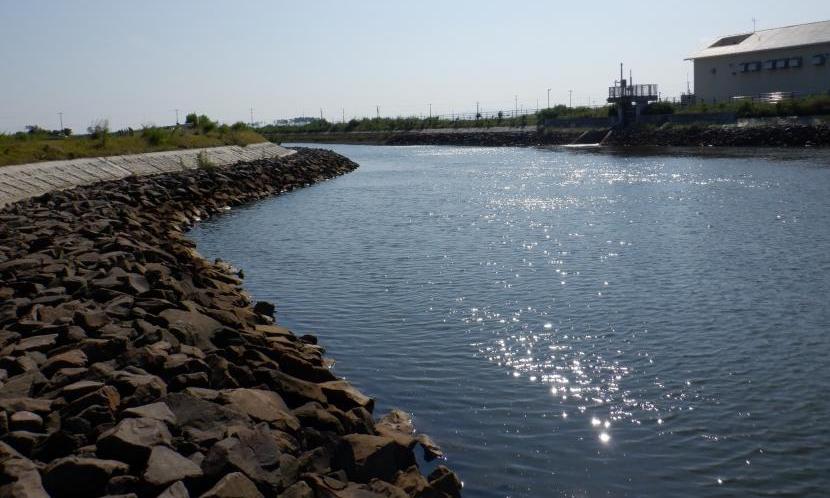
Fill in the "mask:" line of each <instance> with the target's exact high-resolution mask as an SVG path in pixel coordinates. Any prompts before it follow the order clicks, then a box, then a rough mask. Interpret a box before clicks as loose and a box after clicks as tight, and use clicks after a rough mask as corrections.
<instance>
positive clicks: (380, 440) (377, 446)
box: [334, 434, 415, 482]
mask: <svg viewBox="0 0 830 498" xmlns="http://www.w3.org/2000/svg"><path fill="white" fill-rule="evenodd" d="M334 465H335V466H336V468H340V469H343V470H345V471H346V473H347V474H348V476H349V478H350V479H354V480H355V481H358V482H368V481H369V480H370V479H372V478H378V479H382V480H384V481H387V482H392V481H393V480H394V479H395V474H396V473H397V472H398V471H399V470H403V469H406V468H408V467H410V466H411V465H415V455H414V454H413V453H412V451H411V450H410V449H409V448H408V447H406V446H402V445H400V444H398V443H397V442H396V441H395V440H394V439H392V438H389V437H383V436H370V435H367V434H349V435H347V436H344V437H343V438H342V439H341V440H340V443H339V444H338V446H337V449H336V450H335V454H334Z"/></svg>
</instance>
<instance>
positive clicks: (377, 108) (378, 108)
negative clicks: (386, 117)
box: [375, 105, 380, 119]
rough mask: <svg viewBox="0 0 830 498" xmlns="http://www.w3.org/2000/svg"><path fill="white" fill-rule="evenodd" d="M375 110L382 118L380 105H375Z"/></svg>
mask: <svg viewBox="0 0 830 498" xmlns="http://www.w3.org/2000/svg"><path fill="white" fill-rule="evenodd" d="M375 112H376V113H377V117H378V119H380V106H379V105H376V106H375Z"/></svg>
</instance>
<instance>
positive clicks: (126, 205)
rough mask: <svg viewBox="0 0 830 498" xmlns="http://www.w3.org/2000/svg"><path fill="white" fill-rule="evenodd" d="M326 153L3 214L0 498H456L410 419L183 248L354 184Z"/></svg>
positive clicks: (86, 194) (44, 200) (122, 183)
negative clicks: (340, 373)
mask: <svg viewBox="0 0 830 498" xmlns="http://www.w3.org/2000/svg"><path fill="white" fill-rule="evenodd" d="M356 167H357V165H356V164H355V163H353V162H351V161H349V160H348V159H346V158H344V157H342V156H339V155H337V154H334V153H332V152H328V151H320V150H314V149H299V150H298V152H297V153H296V154H294V155H291V156H288V157H284V158H280V159H276V158H275V159H263V160H258V161H253V162H249V163H244V164H242V163H240V164H237V165H235V166H232V167H206V168H201V169H197V170H191V171H183V172H177V173H169V174H160V175H155V176H146V177H128V178H124V179H121V180H116V181H110V182H105V183H98V184H94V185H90V186H83V187H77V188H74V189H71V190H63V191H55V192H51V193H47V194H44V195H41V196H39V197H36V198H31V199H28V200H24V201H20V202H17V203H15V204H11V205H9V206H6V207H5V208H3V209H2V210H0V235H2V236H0V348H2V353H0V497H24V496H26V497H47V496H52V497H70V496H124V497H127V496H134V497H150V496H162V497H165V498H174V497H176V498H180V497H188V496H194V497H195V496H203V497H206V498H209V497H216V498H219V497H225V498H230V497H239V498H247V497H251V498H256V497H262V496H269V497H270V496H285V497H291V498H322V497H344V498H345V497H367V498H369V497H406V496H417V497H457V496H460V490H461V483H460V481H459V479H458V477H457V476H456V475H455V474H454V473H453V472H452V471H450V470H449V469H447V468H446V467H444V466H442V465H438V466H437V468H436V470H434V471H433V472H432V473H431V474H430V475H429V476H428V477H425V476H423V475H422V474H421V472H420V470H419V468H418V466H417V463H416V457H415V450H416V447H421V448H422V449H423V451H424V455H425V458H427V459H432V458H436V457H440V456H441V452H440V449H438V447H437V446H436V445H435V444H434V443H432V441H430V440H429V438H428V437H426V436H424V435H420V434H417V433H416V432H415V431H414V429H413V427H412V423H411V421H410V420H409V418H408V417H407V416H406V414H405V413H403V412H400V411H393V412H392V413H390V414H388V415H386V416H384V417H381V418H380V419H378V420H375V419H374V417H373V414H372V409H373V405H374V402H373V400H372V399H371V398H369V397H367V396H365V395H364V394H362V393H360V392H359V391H358V390H357V389H355V388H354V387H353V386H351V385H350V384H349V383H348V382H346V381H345V380H342V379H339V378H337V377H336V376H335V375H334V374H333V373H332V371H331V370H330V369H329V366H330V362H329V361H327V360H326V358H325V357H324V356H323V349H322V348H321V347H320V346H319V345H318V344H317V340H316V338H314V337H313V336H308V335H304V336H300V337H298V336H295V335H294V334H293V333H292V332H290V331H289V330H287V329H285V328H284V327H281V326H279V325H277V324H275V323H274V320H273V313H274V307H273V305H271V304H269V303H265V302H257V303H252V302H251V299H250V298H249V296H248V295H246V293H245V292H244V290H243V289H242V287H241V283H242V282H241V278H240V272H238V271H237V270H235V269H233V268H231V267H230V266H229V265H227V264H226V263H222V262H219V261H218V262H216V263H211V262H208V261H206V260H204V259H203V258H202V257H201V256H200V255H199V254H198V253H197V252H196V251H195V249H194V247H193V243H192V242H191V241H189V240H188V239H187V238H186V237H185V231H186V230H187V228H188V227H189V226H190V225H191V224H192V223H193V222H195V221H198V220H200V219H204V218H205V217H207V216H210V215H212V214H215V213H219V212H222V211H224V210H227V209H228V208H229V207H231V206H234V205H238V204H242V203H245V202H249V201H252V200H255V199H259V198H262V197H266V196H270V195H276V194H279V193H281V192H285V191H288V190H292V189H295V188H299V187H303V186H306V185H309V184H312V183H315V182H318V181H323V180H326V179H328V178H332V177H335V176H337V175H341V174H344V173H347V172H349V171H352V170H353V169H355V168H356Z"/></svg>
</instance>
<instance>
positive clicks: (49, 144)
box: [0, 114, 265, 166]
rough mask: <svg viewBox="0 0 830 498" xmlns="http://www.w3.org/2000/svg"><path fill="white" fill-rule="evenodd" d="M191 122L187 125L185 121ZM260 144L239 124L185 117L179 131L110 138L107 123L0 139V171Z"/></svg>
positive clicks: (151, 129) (148, 130)
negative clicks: (35, 164) (83, 130)
mask: <svg viewBox="0 0 830 498" xmlns="http://www.w3.org/2000/svg"><path fill="white" fill-rule="evenodd" d="M191 116H194V117H195V120H194V121H193V122H192V123H191V122H190V121H189V119H190V117H191ZM264 141H265V139H264V138H263V137H262V136H261V135H260V134H259V133H257V132H256V131H254V130H252V129H251V128H249V127H248V126H247V125H245V124H244V123H241V122H239V123H234V124H233V125H231V126H228V125H224V124H223V125H219V124H218V123H217V122H216V121H211V120H210V119H209V118H208V117H207V116H205V115H201V116H197V115H196V114H189V115H188V122H187V123H186V124H185V125H184V126H174V127H157V126H152V125H145V126H144V127H143V128H142V129H141V130H140V131H139V132H136V131H135V130H133V129H132V128H127V129H124V130H119V131H116V132H113V131H111V130H110V128H109V123H108V122H107V120H98V121H96V122H94V123H92V124H91V125H90V126H89V127H88V128H87V135H75V136H73V135H72V130H70V129H68V128H67V129H64V130H51V131H50V130H45V129H43V128H41V127H39V126H37V125H30V126H27V127H26V131H25V132H19V133H14V134H2V133H0V166H6V165H9V164H22V163H30V162H37V161H52V160H58V159H75V158H80V157H98V156H117V155H123V154H139V153H143V152H157V151H162V150H175V149H194V148H200V147H217V146H221V145H248V144H252V143H258V142H264Z"/></svg>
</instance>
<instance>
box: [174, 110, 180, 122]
mask: <svg viewBox="0 0 830 498" xmlns="http://www.w3.org/2000/svg"><path fill="white" fill-rule="evenodd" d="M173 110H174V111H176V126H179V110H178V109H173Z"/></svg>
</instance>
